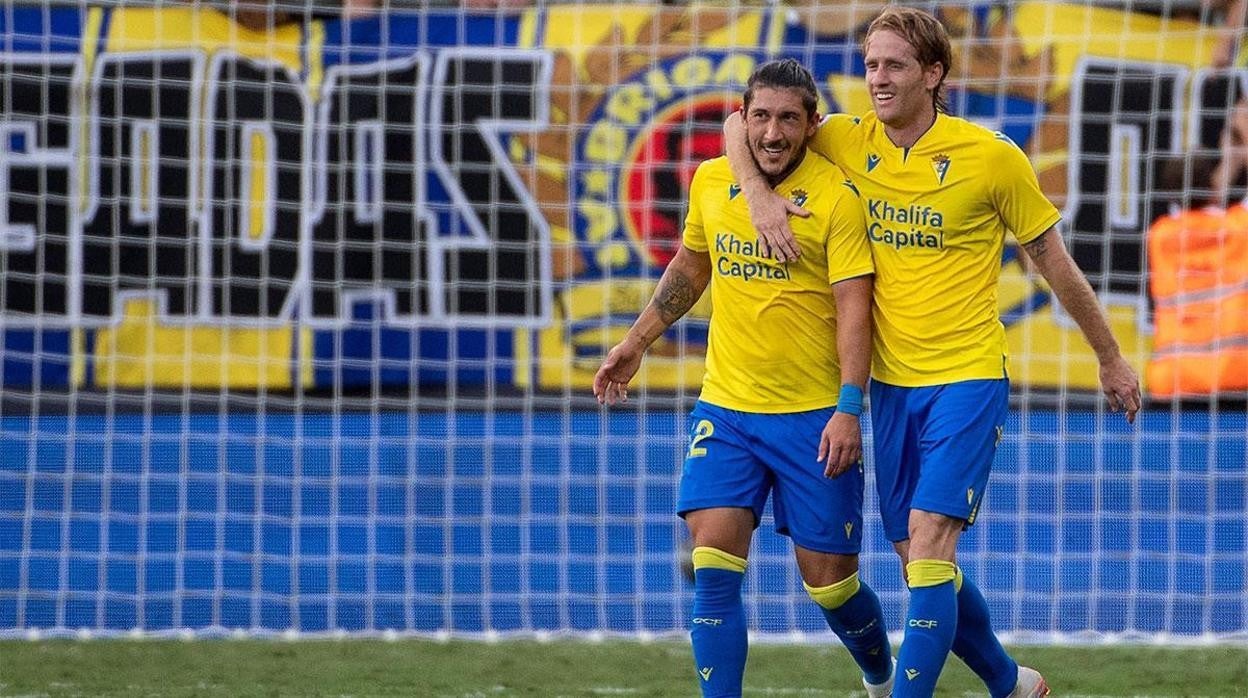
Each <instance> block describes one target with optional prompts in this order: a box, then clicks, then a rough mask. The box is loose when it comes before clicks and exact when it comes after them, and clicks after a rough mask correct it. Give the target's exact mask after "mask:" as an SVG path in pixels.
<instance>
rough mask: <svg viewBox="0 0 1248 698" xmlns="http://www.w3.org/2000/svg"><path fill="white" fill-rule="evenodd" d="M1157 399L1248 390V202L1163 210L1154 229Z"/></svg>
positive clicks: (1149, 374) (1151, 374)
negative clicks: (1223, 205) (1165, 213)
mask: <svg viewBox="0 0 1248 698" xmlns="http://www.w3.org/2000/svg"><path fill="white" fill-rule="evenodd" d="M1148 267H1149V278H1150V286H1151V289H1152V294H1153V303H1154V314H1153V319H1154V331H1155V336H1154V339H1155V342H1154V347H1153V356H1152V358H1151V359H1150V360H1149V362H1148V368H1147V370H1146V373H1145V377H1146V380H1147V385H1148V390H1149V392H1150V393H1151V394H1153V395H1155V396H1158V397H1175V396H1180V397H1181V396H1199V395H1211V394H1215V393H1222V392H1243V391H1248V205H1245V204H1237V205H1235V206H1232V207H1230V208H1228V209H1221V208H1212V207H1210V208H1202V209H1196V210H1191V211H1182V212H1180V213H1177V214H1171V215H1169V216H1163V217H1162V218H1158V219H1157V221H1156V222H1155V223H1153V226H1152V228H1150V229H1149V231H1148Z"/></svg>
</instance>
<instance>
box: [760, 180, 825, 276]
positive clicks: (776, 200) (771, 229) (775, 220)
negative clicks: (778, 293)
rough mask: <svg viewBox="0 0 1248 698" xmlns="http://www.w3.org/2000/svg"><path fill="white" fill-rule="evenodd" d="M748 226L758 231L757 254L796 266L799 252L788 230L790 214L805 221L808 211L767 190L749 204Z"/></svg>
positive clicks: (789, 229)
mask: <svg viewBox="0 0 1248 698" xmlns="http://www.w3.org/2000/svg"><path fill="white" fill-rule="evenodd" d="M749 206H750V222H751V223H752V224H753V225H754V229H755V230H756V231H758V244H759V248H760V250H759V251H760V252H762V253H763V254H764V255H765V256H767V257H771V258H773V259H775V260H776V261H779V262H795V261H797V258H798V257H800V256H802V250H801V249H800V248H799V247H798V246H797V239H796V238H794V237H793V229H792V228H790V227H789V214H793V215H795V216H800V217H802V218H807V217H809V216H810V211H807V210H806V209H804V208H802V207H801V206H798V205H797V204H795V203H793V202H792V201H789V200H788V199H786V198H784V197H783V196H780V195H779V194H777V193H776V192H774V191H772V190H770V189H768V190H767V192H766V193H765V194H764V195H762V196H755V197H754V199H753V200H752V201H750V204H749Z"/></svg>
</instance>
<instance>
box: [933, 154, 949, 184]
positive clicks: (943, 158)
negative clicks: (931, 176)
mask: <svg viewBox="0 0 1248 698" xmlns="http://www.w3.org/2000/svg"><path fill="white" fill-rule="evenodd" d="M932 169H933V170H935V171H936V179H937V180H939V181H940V183H941V184H944V183H945V175H946V174H947V173H948V172H949V156H948V155H945V154H944V153H941V154H940V155H934V156H932Z"/></svg>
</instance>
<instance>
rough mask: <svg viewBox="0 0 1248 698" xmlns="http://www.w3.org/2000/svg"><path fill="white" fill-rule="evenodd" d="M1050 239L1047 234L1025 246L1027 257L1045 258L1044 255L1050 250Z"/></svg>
mask: <svg viewBox="0 0 1248 698" xmlns="http://www.w3.org/2000/svg"><path fill="white" fill-rule="evenodd" d="M1048 237H1049V236H1048V234H1047V233H1046V234H1043V235H1041V236H1040V237H1038V238H1036V239H1035V240H1032V241H1031V242H1029V243H1027V244H1026V245H1023V249H1025V250H1027V256H1029V257H1031V258H1032V259H1035V258H1037V257H1040V256H1043V255H1044V253H1045V252H1046V251H1048V249H1049V245H1048Z"/></svg>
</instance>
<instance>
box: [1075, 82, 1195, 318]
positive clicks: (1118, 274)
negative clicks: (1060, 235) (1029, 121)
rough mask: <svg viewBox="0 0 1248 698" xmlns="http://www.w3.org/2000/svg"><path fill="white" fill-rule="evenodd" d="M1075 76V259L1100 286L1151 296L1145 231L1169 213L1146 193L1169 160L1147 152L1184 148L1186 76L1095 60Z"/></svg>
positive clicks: (1111, 289) (1104, 289)
mask: <svg viewBox="0 0 1248 698" xmlns="http://www.w3.org/2000/svg"><path fill="white" fill-rule="evenodd" d="M1073 79H1074V81H1075V83H1076V89H1072V102H1071V118H1072V120H1073V121H1074V122H1075V123H1074V126H1073V128H1072V131H1073V132H1074V133H1075V134H1077V143H1078V148H1077V149H1075V148H1072V150H1071V153H1070V156H1069V158H1070V159H1069V162H1070V163H1071V164H1070V166H1071V167H1073V168H1077V169H1076V171H1075V175H1076V177H1075V178H1074V180H1073V184H1074V185H1075V186H1072V187H1071V190H1070V198H1071V201H1070V204H1069V206H1068V210H1069V211H1072V212H1073V214H1072V215H1070V216H1069V217H1068V221H1069V233H1070V241H1071V254H1072V255H1073V256H1074V258H1075V260H1076V261H1077V262H1078V263H1079V266H1080V267H1081V268H1082V269H1083V271H1084V272H1085V273H1086V274H1087V276H1088V280H1089V281H1090V282H1091V283H1092V286H1093V288H1096V289H1098V290H1099V291H1101V292H1108V293H1123V294H1130V295H1134V296H1139V295H1141V294H1144V295H1147V287H1146V285H1145V284H1146V277H1145V274H1144V271H1145V269H1146V262H1145V249H1146V245H1145V241H1144V232H1145V231H1146V230H1147V229H1148V226H1149V224H1150V223H1151V222H1152V221H1153V220H1154V219H1155V218H1156V217H1157V216H1158V215H1160V214H1161V213H1164V211H1165V209H1164V203H1163V202H1160V201H1158V200H1157V199H1155V198H1150V197H1148V196H1146V194H1147V192H1149V191H1152V190H1153V188H1154V187H1155V186H1156V181H1157V172H1156V169H1157V167H1159V166H1160V164H1161V161H1162V159H1161V158H1156V157H1149V156H1148V155H1149V154H1158V153H1169V152H1173V151H1175V150H1176V149H1178V148H1179V143H1178V142H1177V129H1176V128H1175V127H1176V125H1177V124H1178V121H1177V120H1178V119H1180V118H1182V114H1181V113H1180V106H1181V103H1180V102H1179V101H1178V100H1180V99H1181V96H1182V95H1181V89H1180V87H1181V84H1182V81H1183V80H1184V79H1186V75H1185V74H1184V73H1183V72H1182V71H1181V70H1179V69H1176V68H1175V67H1174V66H1162V65H1152V64H1129V65H1124V64H1122V63H1121V62H1119V61H1103V62H1095V61H1091V60H1090V61H1088V62H1085V63H1084V64H1083V65H1081V66H1080V69H1079V70H1077V71H1076V75H1075V77H1074V78H1073ZM1076 150H1077V152H1076Z"/></svg>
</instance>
